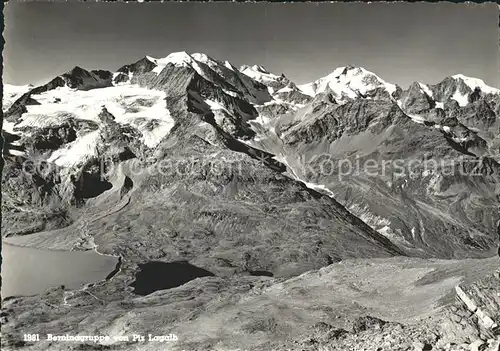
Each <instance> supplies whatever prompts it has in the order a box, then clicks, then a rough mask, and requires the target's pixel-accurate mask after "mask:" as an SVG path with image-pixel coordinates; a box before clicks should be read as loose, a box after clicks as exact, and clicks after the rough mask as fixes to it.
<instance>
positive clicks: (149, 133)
mask: <svg viewBox="0 0 500 351" xmlns="http://www.w3.org/2000/svg"><path fill="white" fill-rule="evenodd" d="M32 97H33V98H34V99H35V100H37V101H38V102H39V103H40V105H29V106H27V110H28V112H27V113H25V114H23V115H22V117H21V122H20V123H19V124H17V125H16V127H35V128H42V127H50V126H57V125H60V124H61V123H63V122H64V121H65V120H67V119H69V118H75V119H81V120H90V121H95V122H99V118H98V115H99V113H100V112H101V110H102V108H103V107H105V108H106V109H107V110H108V111H109V112H110V113H111V114H112V115H113V116H114V117H115V120H116V122H118V123H121V124H130V125H132V126H135V127H136V128H138V129H139V130H140V131H141V133H143V138H144V139H143V142H144V143H145V144H146V145H147V146H149V147H154V146H156V145H157V144H158V143H159V142H160V140H161V139H162V138H163V137H164V136H166V135H167V134H168V132H169V131H170V129H171V128H172V127H173V125H174V120H173V119H172V117H171V116H170V112H169V111H168V109H167V108H166V104H165V100H164V99H165V93H164V92H161V91H157V90H149V89H146V88H141V87H139V86H135V85H119V86H114V87H107V88H100V89H92V90H87V91H83V90H75V89H71V88H69V87H59V88H57V89H54V90H49V91H47V92H44V93H42V94H39V95H33V96H32ZM144 120H151V121H155V122H156V124H157V126H156V128H154V129H146V128H141V127H142V126H144V125H145V124H144V123H142V122H138V121H144Z"/></svg>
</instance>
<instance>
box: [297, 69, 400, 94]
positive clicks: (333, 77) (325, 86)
mask: <svg viewBox="0 0 500 351" xmlns="http://www.w3.org/2000/svg"><path fill="white" fill-rule="evenodd" d="M298 88H299V89H300V90H301V91H302V92H303V93H304V94H307V95H310V96H315V95H317V94H319V93H324V92H326V91H327V90H332V92H334V93H335V94H336V95H337V96H338V97H342V96H344V95H345V96H347V97H349V98H356V97H358V96H359V95H365V94H366V93H368V92H369V91H372V90H375V89H377V88H383V89H385V90H386V91H387V92H388V93H389V95H392V93H394V92H395V91H396V89H397V87H396V85H395V84H391V83H388V82H386V81H384V80H383V79H382V78H380V77H379V76H377V75H376V74H375V73H373V72H370V71H368V70H366V69H364V68H362V67H355V66H345V67H338V68H336V69H335V70H334V71H333V72H332V73H330V74H328V75H327V76H325V77H322V78H320V79H318V80H317V81H315V82H312V83H308V84H303V85H300V86H298Z"/></svg>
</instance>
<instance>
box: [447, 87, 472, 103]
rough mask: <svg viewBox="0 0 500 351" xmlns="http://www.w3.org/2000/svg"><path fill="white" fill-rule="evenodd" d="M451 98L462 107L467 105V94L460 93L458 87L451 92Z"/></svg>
mask: <svg viewBox="0 0 500 351" xmlns="http://www.w3.org/2000/svg"><path fill="white" fill-rule="evenodd" d="M451 98H452V99H453V100H455V101H456V102H458V105H460V106H462V107H464V106H467V104H468V103H469V96H468V94H462V93H460V92H459V91H458V89H457V90H456V91H455V93H454V94H453V96H452V97H451Z"/></svg>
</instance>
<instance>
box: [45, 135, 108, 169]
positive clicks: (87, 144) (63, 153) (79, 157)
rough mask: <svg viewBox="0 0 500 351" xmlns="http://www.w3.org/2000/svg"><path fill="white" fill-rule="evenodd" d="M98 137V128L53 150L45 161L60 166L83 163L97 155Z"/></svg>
mask: <svg viewBox="0 0 500 351" xmlns="http://www.w3.org/2000/svg"><path fill="white" fill-rule="evenodd" d="M99 138H100V133H99V130H96V131H93V132H90V133H88V134H85V135H83V136H80V137H78V138H77V139H76V140H75V141H73V142H72V143H69V144H68V145H66V146H64V147H63V148H61V149H59V150H56V151H54V152H53V153H52V155H51V156H50V157H49V159H48V160H47V161H48V162H54V163H55V164H56V165H58V166H61V167H73V166H80V165H83V164H84V163H85V162H87V161H88V160H90V159H92V158H93V157H96V156H97V144H98V142H99Z"/></svg>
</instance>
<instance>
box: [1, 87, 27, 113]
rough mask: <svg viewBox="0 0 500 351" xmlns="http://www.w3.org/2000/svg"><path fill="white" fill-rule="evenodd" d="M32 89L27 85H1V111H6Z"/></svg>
mask: <svg viewBox="0 0 500 351" xmlns="http://www.w3.org/2000/svg"><path fill="white" fill-rule="evenodd" d="M31 88H32V87H31V86H29V85H12V84H4V85H3V101H2V109H3V111H7V110H8V109H9V107H11V106H12V104H13V103H14V102H15V101H16V100H17V99H19V98H20V97H21V95H23V94H24V93H27V92H28V91H29V90H30V89H31Z"/></svg>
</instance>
